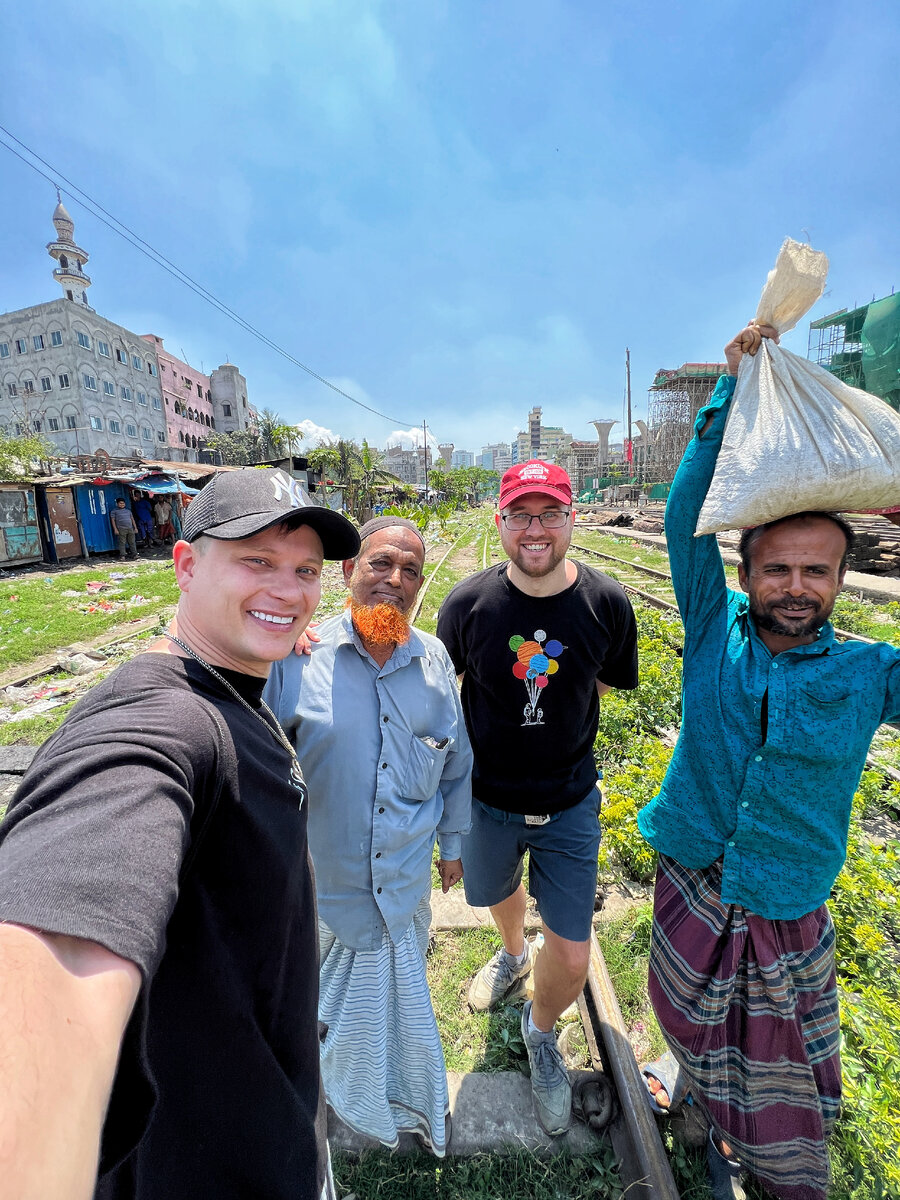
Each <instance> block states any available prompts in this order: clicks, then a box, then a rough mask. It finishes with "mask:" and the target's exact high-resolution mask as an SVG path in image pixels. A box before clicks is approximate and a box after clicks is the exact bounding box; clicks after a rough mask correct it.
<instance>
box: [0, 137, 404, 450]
mask: <svg viewBox="0 0 900 1200" xmlns="http://www.w3.org/2000/svg"><path fill="white" fill-rule="evenodd" d="M0 131H2V133H4V134H5V135H6V136H7V137H8V138H11V139H12V140H13V141H14V142H15V143H16V144H17V145H19V146H21V147H22V149H23V150H25V151H26V153H28V154H30V155H31V156H32V157H33V158H35V159H37V161H38V162H40V163H43V165H44V166H45V167H47V168H48V170H50V171H52V172H53V173H54V175H55V176H56V178H55V179H54V178H52V177H51V176H50V175H47V174H46V172H44V171H42V170H41V169H40V167H38V166H36V165H35V164H34V163H33V162H30V161H29V160H28V159H27V158H26V157H25V156H24V155H23V154H20V153H19V151H18V150H16V149H15V147H13V146H10V145H9V144H8V143H6V142H4V141H3V139H2V138H0V146H2V147H3V148H4V149H5V150H8V151H9V152H10V154H14V155H15V156H16V158H18V159H20V160H21V161H22V162H23V163H24V164H25V165H26V166H27V167H30V168H31V169H32V170H33V171H35V172H37V174H38V175H40V176H41V177H42V178H44V179H46V180H47V182H48V183H50V184H51V185H52V186H53V187H54V188H57V189H58V190H59V191H65V193H66V195H67V196H68V197H69V198H70V199H71V200H73V201H74V202H75V203H76V204H80V205H81V206H82V207H83V208H84V209H85V210H86V211H87V212H88V213H90V215H91V216H92V217H94V219H95V220H97V221H100V222H101V224H103V225H105V226H106V227H107V229H110V230H111V231H112V232H113V233H115V234H117V235H118V236H119V237H121V238H122V239H123V240H124V241H126V242H128V243H129V245H131V246H133V247H134V248H135V249H136V250H138V251H140V253H141V254H143V255H144V256H145V257H146V258H149V259H150V261H151V262H153V263H155V264H156V266H158V267H161V268H162V270H164V271H165V272H166V273H167V274H169V275H171V276H172V278H173V279H175V280H177V281H178V282H179V283H181V284H183V285H184V286H185V287H187V288H189V289H190V290H191V291H192V292H194V293H195V295H197V296H199V297H200V299H201V300H205V301H206V302H207V304H210V305H212V307H214V308H215V309H217V310H218V311H219V312H220V313H221V314H222V315H223V316H225V317H227V318H228V319H229V320H231V321H233V322H235V323H236V324H237V325H239V326H240V327H241V328H242V329H243V330H244V331H245V332H246V333H249V334H250V335H251V336H252V337H255V338H256V339H257V340H258V341H260V342H262V343H263V344H264V345H265V346H268V347H269V349H271V350H274V351H275V352H276V353H277V354H280V355H281V356H282V358H285V359H287V361H288V362H290V363H291V364H293V365H294V366H295V367H298V368H299V369H300V370H301V371H305V372H306V374H307V375H309V376H311V377H312V378H313V379H315V380H317V381H318V382H319V383H321V384H324V385H325V387H327V388H330V389H331V390H332V391H333V392H337V394H338V395H339V396H343V397H344V399H345V400H349V401H350V402H351V403H352V404H356V405H357V406H358V407H359V408H364V409H365V410H366V411H367V412H370V413H372V414H373V415H374V416H376V417H380V418H381V419H382V420H384V421H389V422H390V423H391V424H394V425H401V426H402V425H406V426H408V427H409V428H412V427H413V426H414V425H415V422H413V421H407V420H406V419H404V418H402V417H389V416H388V415H387V414H386V413H383V412H380V411H379V410H378V409H377V408H373V407H372V406H371V405H369V404H365V403H364V402H363V401H362V400H358V399H357V398H356V397H355V396H353V395H351V394H350V393H349V392H346V391H344V389H343V388H340V387H338V385H337V384H336V383H332V382H331V380H330V379H326V378H325V376H324V375H320V374H319V373H318V371H314V370H313V369H312V367H308V366H307V365H306V364H305V363H303V362H301V361H300V359H298V358H295V356H294V355H293V354H291V353H290V352H289V351H288V350H285V349H284V348H283V347H282V346H280V345H278V343H277V342H274V341H273V340H272V339H271V338H270V337H268V336H267V335H266V334H265V333H263V332H262V331H261V330H259V329H257V328H256V327H255V326H254V325H251V324H250V322H249V321H247V320H246V319H245V318H244V317H242V316H241V315H240V314H239V313H236V312H235V311H234V310H233V309H231V308H229V307H228V305H227V304H225V302H224V301H222V300H220V299H219V298H218V297H217V296H215V295H214V294H213V293H212V292H210V291H209V290H208V288H205V287H204V286H203V285H202V284H201V283H198V282H197V280H195V279H193V278H192V277H191V276H190V275H188V274H187V272H186V271H183V270H182V269H181V267H179V266H177V265H176V264H175V263H173V262H172V261H171V260H170V259H168V258H166V256H165V255H164V254H162V253H161V252H160V251H159V250H157V249H156V248H155V247H154V246H152V245H150V243H149V242H147V241H145V240H144V239H143V238H142V237H140V235H139V234H137V233H135V232H134V230H133V229H130V228H129V227H128V226H127V225H126V224H125V223H124V222H123V221H120V220H119V218H118V217H115V216H113V214H112V213H110V212H108V211H107V210H106V209H105V208H104V207H103V206H102V205H101V204H100V203H99V202H98V201H96V200H94V199H93V198H92V197H91V196H89V195H88V194H87V192H85V191H84V190H83V189H82V188H80V187H78V185H77V184H75V183H73V182H72V180H71V179H69V178H68V177H67V176H66V175H64V174H63V173H62V172H61V171H58V170H57V168H56V167H55V166H54V165H53V164H52V163H49V162H47V160H46V159H45V158H42V157H41V156H40V155H39V154H38V153H37V152H36V151H35V150H32V149H31V147H30V146H28V145H26V143H25V142H23V141H21V140H20V139H19V138H17V137H16V136H15V134H14V133H12V132H10V130H8V129H7V128H6V127H5V126H4V125H0ZM58 179H61V180H63V181H64V182H65V183H67V184H68V185H69V187H68V189H63V188H60V187H59V184H58V182H57V180H58ZM76 193H77V194H76ZM101 214H103V215H101ZM107 218H109V219H108V220H107Z"/></svg>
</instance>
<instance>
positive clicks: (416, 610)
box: [409, 530, 469, 625]
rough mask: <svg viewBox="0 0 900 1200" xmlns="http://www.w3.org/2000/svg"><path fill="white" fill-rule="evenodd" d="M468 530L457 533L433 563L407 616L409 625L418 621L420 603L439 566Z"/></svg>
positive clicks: (420, 608)
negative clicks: (457, 535) (456, 536)
mask: <svg viewBox="0 0 900 1200" xmlns="http://www.w3.org/2000/svg"><path fill="white" fill-rule="evenodd" d="M468 532H469V531H468V530H464V531H463V532H462V533H461V534H460V535H459V537H458V538H457V539H456V541H455V542H451V543H450V545H449V546H448V547H447V549H446V550H445V551H444V553H443V554H442V555H441V558H440V560H439V561H438V562H437V563H436V564H435V566H434V569H433V570H432V572H431V574H430V575H429V576H428V578H427V579H426V580H425V583H424V585H423V586H422V590H421V591H420V592H419V598H418V600H417V601H416V604H415V608H414V609H413V611H412V615H411V616H410V618H409V623H410V625H415V623H416V621H418V619H419V614H420V613H421V611H422V605H423V604H424V603H425V597H426V596H427V595H428V589H429V588H430V587H431V585H432V583H434V580H435V577H436V576H437V573H438V571H439V570H440V569H441V567H442V566H443V565H444V563H445V562H446V561H447V558H448V557H449V555H450V554H452V552H453V551H454V550H456V549H457V548H458V547H459V544H460V542H461V541H462V540H463V539H464V538H465V536H466V534H467V533H468Z"/></svg>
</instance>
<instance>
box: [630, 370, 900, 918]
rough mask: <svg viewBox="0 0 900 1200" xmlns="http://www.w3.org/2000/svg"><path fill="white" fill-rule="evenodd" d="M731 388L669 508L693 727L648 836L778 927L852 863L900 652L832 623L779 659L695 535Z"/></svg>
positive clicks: (808, 906)
mask: <svg viewBox="0 0 900 1200" xmlns="http://www.w3.org/2000/svg"><path fill="white" fill-rule="evenodd" d="M734 384H735V380H734V378H733V377H732V376H728V375H725V376H722V378H721V379H720V380H719V383H718V386H717V387H716V390H715V392H714V393H713V396H712V398H711V400H710V402H709V404H708V405H707V406H706V407H705V408H704V409H702V410H701V411H700V413H699V415H698V417H697V422H696V426H695V429H696V431H698V432H697V433H695V436H694V439H693V440H692V442H691V444H690V445H689V446H688V448H687V450H686V452H685V455H684V458H683V459H682V463H681V466H680V467H679V469H678V474H677V475H676V477H675V482H674V483H673V485H672V490H671V493H670V495H669V502H668V504H667V506H666V538H667V541H668V547H669V559H670V562H671V567H672V575H673V578H674V582H675V592H676V596H677V598H678V607H679V609H680V610H681V617H682V620H683V621H684V631H685V645H684V663H683V668H684V676H683V698H682V705H683V709H682V725H681V733H680V736H679V738H678V744H677V745H676V747H675V752H674V754H673V756H672V761H671V763H670V765H669V769H668V771H667V773H666V777H665V779H664V780H663V784H662V787H661V789H660V791H659V794H658V795H657V796H656V797H655V798H654V799H653V800H652V801H651V802H650V803H649V804H648V805H647V806H646V807H645V808H643V809H642V810H641V812H640V813H639V815H638V826H639V827H640V830H641V833H642V834H643V835H644V837H645V838H646V839H647V841H648V842H649V843H650V844H651V845H652V846H655V847H656V849H657V850H660V851H661V852H662V853H664V854H667V855H669V856H670V857H672V858H675V859H677V860H678V861H679V862H680V863H682V864H683V865H684V866H686V867H695V868H697V867H706V866H709V864H710V863H712V862H713V861H715V859H717V858H719V857H721V858H722V860H723V872H722V899H723V901H724V902H725V903H726V904H732V903H733V904H741V905H743V906H744V907H745V908H747V909H749V910H750V911H751V912H755V913H759V914H760V915H761V916H763V917H767V918H769V919H771V920H776V919H785V918H795V917H800V916H803V915H804V914H805V913H808V912H811V911H812V910H813V909H815V908H818V907H819V905H820V904H823V903H824V901H825V900H826V899H827V898H828V894H829V892H830V891H831V887H832V884H833V883H834V880H835V878H836V877H837V875H838V872H839V871H840V869H841V867H842V866H843V862H844V858H845V856H846V852H847V828H848V825H849V821H850V806H851V802H852V799H853V793H854V791H855V790H856V785H857V783H858V782H859V777H860V774H861V773H862V770H863V767H864V765H865V759H866V753H867V751H868V748H869V744H870V742H871V740H872V735H873V734H874V732H875V730H876V729H877V728H878V726H879V725H880V724H881V722H882V721H889V720H896V718H897V716H898V714H900V650H898V649H897V648H895V647H893V646H889V645H887V644H886V643H883V642H879V643H877V644H875V645H872V646H870V645H865V644H864V643H861V642H843V643H842V642H837V641H836V640H835V637H834V629H833V627H832V625H831V624H830V623H828V624H826V625H825V626H824V627H823V629H822V630H821V632H820V634H819V637H818V639H817V640H816V641H815V642H812V643H811V644H810V645H806V646H797V647H796V648H795V649H791V650H786V651H783V652H782V653H781V654H778V655H775V656H773V655H772V654H771V653H770V651H769V650H768V649H767V648H766V646H765V645H764V644H763V642H762V640H761V639H760V637H759V635H758V634H757V632H756V628H755V625H754V623H753V620H752V619H751V617H750V614H749V604H748V600H747V597H746V596H745V595H744V594H743V593H741V592H734V591H732V590H731V589H730V588H728V587H727V586H726V584H725V571H724V568H723V566H722V559H721V555H720V554H719V548H718V544H717V542H716V538H715V535H708V536H706V537H700V538H695V537H694V536H693V533H694V529H695V528H696V524H697V517H698V514H699V512H700V508H701V505H702V504H703V500H704V498H705V496H706V492H707V489H708V488H709V484H710V481H711V479H712V476H713V471H714V469H715V465H716V458H717V456H718V452H719V447H720V445H721V443H722V434H723V431H724V428H725V419H726V416H727V413H728V407H729V404H730V401H731V396H732V393H733V391H734ZM710 415H712V416H713V421H712V424H711V425H710V427H709V429H708V430H707V431H706V433H704V435H703V437H702V438H701V437H699V430H700V429H701V428H702V426H703V424H704V422H705V421H706V419H707V417H709V416H710ZM767 692H768V720H767V732H766V738H765V741H763V737H762V723H761V717H762V702H763V697H764V696H765V695H766V693H767Z"/></svg>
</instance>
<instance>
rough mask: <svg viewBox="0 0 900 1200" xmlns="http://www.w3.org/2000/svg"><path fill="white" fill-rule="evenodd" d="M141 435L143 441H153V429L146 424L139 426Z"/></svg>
mask: <svg viewBox="0 0 900 1200" xmlns="http://www.w3.org/2000/svg"><path fill="white" fill-rule="evenodd" d="M141 437H142V438H143V439H144V441H145V442H152V441H153V431H152V430H150V429H148V428H147V426H146V425H142V426H141Z"/></svg>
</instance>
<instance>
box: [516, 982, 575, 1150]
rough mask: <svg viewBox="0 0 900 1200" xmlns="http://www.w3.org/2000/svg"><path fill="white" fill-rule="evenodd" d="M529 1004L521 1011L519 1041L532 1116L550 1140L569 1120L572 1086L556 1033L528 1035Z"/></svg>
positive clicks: (529, 1002)
mask: <svg viewBox="0 0 900 1200" xmlns="http://www.w3.org/2000/svg"><path fill="white" fill-rule="evenodd" d="M530 1016H531V1001H530V1000H529V1001H528V1003H527V1004H526V1005H525V1007H524V1009H523V1010H522V1040H523V1041H524V1042H525V1049H526V1050H527V1051H528V1065H529V1066H530V1067H531V1099H532V1102H533V1104H534V1112H535V1116H536V1117H537V1119H538V1120H539V1121H540V1123H541V1125H542V1126H543V1127H544V1130H545V1131H546V1132H547V1133H549V1134H550V1136H551V1137H557V1136H558V1135H559V1134H561V1133H565V1132H566V1130H567V1129H568V1128H569V1124H570V1123H571V1120H572V1084H571V1083H570V1082H569V1072H568V1071H567V1070H566V1064H565V1063H564V1062H563V1056H562V1055H561V1054H560V1052H559V1047H558V1046H557V1044H556V1034H555V1033H537V1032H535V1033H529V1032H528V1018H529V1017H530Z"/></svg>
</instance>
